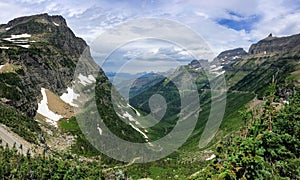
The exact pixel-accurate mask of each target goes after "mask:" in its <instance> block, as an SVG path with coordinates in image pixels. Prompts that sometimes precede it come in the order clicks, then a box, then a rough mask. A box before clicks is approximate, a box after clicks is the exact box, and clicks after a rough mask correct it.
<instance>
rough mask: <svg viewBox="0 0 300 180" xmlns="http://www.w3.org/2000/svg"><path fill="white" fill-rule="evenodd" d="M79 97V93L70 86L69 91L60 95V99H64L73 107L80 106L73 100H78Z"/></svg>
mask: <svg viewBox="0 0 300 180" xmlns="http://www.w3.org/2000/svg"><path fill="white" fill-rule="evenodd" d="M78 97H79V94H76V93H75V92H74V90H73V89H72V88H70V87H68V88H67V92H66V93H63V94H62V95H61V96H60V99H61V100H63V101H64V102H65V103H68V104H70V105H71V106H73V107H78V105H77V104H75V103H74V102H73V100H74V99H75V100H76V99H77V98H78Z"/></svg>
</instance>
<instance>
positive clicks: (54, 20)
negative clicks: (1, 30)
mask: <svg viewBox="0 0 300 180" xmlns="http://www.w3.org/2000/svg"><path fill="white" fill-rule="evenodd" d="M29 21H35V22H39V23H43V24H52V25H55V26H67V22H66V20H65V19H64V18H63V17H62V16H60V15H53V16H51V15H48V14H47V13H44V14H38V15H33V16H24V17H19V18H15V19H13V20H11V21H9V22H8V23H7V24H5V25H4V26H6V28H11V27H14V26H16V25H20V24H24V23H28V22H29Z"/></svg>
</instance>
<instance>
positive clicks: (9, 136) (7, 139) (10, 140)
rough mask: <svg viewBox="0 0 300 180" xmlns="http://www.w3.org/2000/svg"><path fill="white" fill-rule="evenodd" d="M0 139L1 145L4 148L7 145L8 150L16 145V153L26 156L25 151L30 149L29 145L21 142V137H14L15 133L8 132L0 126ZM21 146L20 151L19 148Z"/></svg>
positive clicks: (23, 141)
mask: <svg viewBox="0 0 300 180" xmlns="http://www.w3.org/2000/svg"><path fill="white" fill-rule="evenodd" d="M0 139H2V145H3V146H4V147H5V146H6V144H8V147H9V148H12V147H13V146H14V144H16V148H17V149H18V151H19V152H20V153H22V154H24V155H26V153H27V150H28V149H29V148H30V147H31V145H30V144H29V143H28V142H26V141H25V140H23V139H22V138H21V137H19V136H18V135H16V134H15V133H13V132H11V131H9V130H8V129H7V127H5V126H4V125H2V124H0ZM20 145H22V150H21V149H20V148H19V147H20Z"/></svg>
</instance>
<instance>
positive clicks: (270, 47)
mask: <svg viewBox="0 0 300 180" xmlns="http://www.w3.org/2000/svg"><path fill="white" fill-rule="evenodd" d="M82 60H84V61H85V62H86V63H85V64H81V61H82ZM299 62H300V34H297V35H292V36H287V37H274V36H272V35H269V36H268V37H266V38H265V39H262V40H261V41H259V42H257V43H255V44H252V45H251V47H250V49H249V50H248V52H246V51H245V50H244V49H242V48H236V49H232V50H227V51H224V52H222V53H220V54H219V55H218V56H217V57H216V58H215V59H214V60H213V61H212V62H208V61H206V60H193V61H192V62H191V63H190V64H188V65H185V66H181V67H178V69H177V70H175V71H174V72H173V74H171V75H168V76H160V75H157V74H155V73H151V74H142V76H140V75H139V76H138V77H139V78H137V79H136V76H132V75H130V76H129V75H124V76H126V77H124V79H125V80H124V81H123V82H118V83H119V84H120V85H119V87H113V85H112V83H111V82H110V81H109V78H113V77H114V74H112V73H108V74H107V75H109V76H110V77H107V76H106V75H105V73H104V72H103V70H102V69H101V67H99V66H98V65H97V64H96V63H95V62H94V60H93V58H92V56H91V54H90V50H89V47H88V45H87V43H86V42H85V41H84V40H83V39H81V38H79V37H77V36H76V35H75V34H74V33H73V32H72V30H71V29H70V28H69V27H68V25H67V22H66V20H65V19H64V18H63V17H62V16H50V15H48V14H39V15H33V16H26V17H20V18H16V19H14V20H11V21H9V22H8V23H7V24H2V25H0V110H1V112H0V124H1V127H0V139H2V144H3V145H4V144H6V143H7V144H8V145H9V146H10V148H13V146H16V145H14V144H17V145H19V146H20V145H21V144H22V146H24V147H23V148H24V149H26V150H27V149H28V150H29V149H31V150H30V151H31V152H30V153H31V154H32V156H33V157H34V156H36V157H37V156H39V155H38V154H44V156H48V157H51V158H56V159H57V163H59V160H60V159H64V157H65V156H67V157H69V158H70V159H72V158H73V160H74V162H77V160H78V161H79V163H78V164H76V165H77V166H80V162H85V163H88V162H99V163H100V164H101V168H103V169H102V171H101V175H99V176H102V177H103V178H107V179H118V178H119V179H122V178H123V179H126V178H128V177H132V178H134V179H138V178H142V177H151V178H157V179H165V178H167V177H170V178H174V177H177V178H178V179H186V178H188V177H190V178H193V177H194V176H191V175H192V174H193V173H195V172H198V171H199V169H202V168H204V167H205V165H206V164H208V162H209V161H210V160H211V159H214V158H215V157H214V155H215V154H214V151H215V149H216V146H217V143H218V142H220V141H222V140H223V139H224V138H226V137H231V136H233V134H235V133H236V132H238V131H239V130H240V129H241V128H242V127H243V126H244V121H243V120H241V118H240V115H239V113H240V112H241V111H242V110H243V109H245V108H246V109H248V110H249V109H253V108H258V107H261V106H262V104H263V103H264V102H265V101H266V100H267V97H269V96H270V88H268V87H270V85H272V83H273V84H276V88H275V90H274V91H272V93H273V95H274V96H275V95H276V97H275V98H274V99H272V102H274V103H277V104H279V105H280V106H283V105H284V104H286V103H288V102H289V99H290V98H291V97H292V96H293V95H294V94H296V92H298V89H299V87H300V64H299ZM182 70H184V71H187V72H189V74H191V76H192V77H193V79H195V84H196V88H197V91H198V94H199V100H200V107H201V108H200V109H199V118H198V121H197V123H196V127H195V129H194V130H193V132H192V133H191V135H190V136H189V138H188V139H187V141H186V142H185V143H184V145H183V146H182V147H180V148H179V149H178V150H176V151H175V152H173V153H172V154H170V155H169V156H167V157H166V158H163V159H161V160H158V161H155V162H151V163H147V164H133V162H134V160H133V162H130V163H129V164H125V165H124V163H122V162H119V161H117V160H114V159H112V158H110V157H108V156H107V155H105V154H103V153H101V152H99V151H98V150H97V148H98V149H99V147H97V145H95V144H96V143H95V142H97V141H101V138H100V140H99V139H97V138H96V137H97V136H99V133H100V135H101V137H103V138H107V139H110V138H111V137H109V135H108V134H106V131H105V130H104V129H103V128H101V127H99V124H101V122H104V123H105V124H106V126H107V127H108V128H109V129H110V130H111V131H112V132H113V133H114V134H116V135H117V136H118V137H119V138H121V139H123V140H128V141H130V142H135V143H148V145H149V148H150V149H155V150H157V149H158V148H159V147H152V144H151V142H153V141H155V140H158V139H160V138H162V137H164V136H167V135H168V134H169V132H171V130H172V129H173V128H174V127H175V126H176V124H177V123H178V119H179V116H180V107H181V103H182V102H181V101H180V94H179V93H178V89H177V88H176V85H174V83H172V78H173V79H176V78H178V77H179V76H178V74H180V73H181V71H182ZM90 72H96V73H90ZM118 76H122V74H120V75H118ZM127 76H128V77H127ZM168 78H171V79H168ZM181 78H182V79H181V82H182V83H184V82H185V80H188V79H184V78H186V77H181ZM221 78H225V82H226V88H225V89H222V91H225V92H226V94H227V97H226V102H227V103H226V107H225V113H224V117H223V121H222V123H221V125H220V128H219V130H218V131H217V133H216V135H215V136H213V135H211V138H212V141H211V142H210V143H209V144H208V145H207V146H206V147H204V148H203V147H202V148H201V149H200V148H199V140H200V138H201V135H202V133H203V132H204V130H205V129H204V128H205V124H206V123H207V122H208V119H209V116H210V110H211V102H212V99H211V97H213V96H212V94H213V92H212V91H211V89H210V87H211V86H212V84H211V83H216V84H217V83H218V82H220V81H221ZM133 79H136V80H133ZM127 82H131V83H132V86H131V87H129V97H126V98H124V97H122V96H121V95H122V94H123V92H122V89H123V88H124V87H127V86H128V84H131V83H127ZM127 88H128V87H127ZM115 89H116V90H120V92H116V94H115V96H113V93H114V91H115ZM83 92H84V93H83ZM154 94H160V95H161V96H163V97H165V100H166V104H167V105H168V107H167V108H166V109H165V111H166V112H165V114H164V115H163V116H161V117H160V118H161V121H160V122H159V123H157V124H155V125H154V126H152V127H144V126H143V125H144V124H143V121H144V120H145V119H143V116H147V115H149V114H151V111H152V109H151V107H150V106H149V101H150V99H151V97H152V96H153V95H154ZM90 96H95V97H94V98H91V97H90ZM92 99H94V100H95V102H96V107H95V108H96V109H94V110H96V111H98V113H99V114H100V115H101V117H103V119H101V122H100V120H99V122H96V121H92V120H89V117H92V116H93V115H92V114H93V113H91V109H92V108H93V107H92V106H91V104H92ZM217 101H221V99H217ZM191 103H192V102H191ZM114 106H118V107H119V111H117V112H116V111H115V107H114ZM78 107H80V108H78ZM82 107H84V108H82ZM220 108H221V107H220ZM79 117H85V119H84V120H79V119H80V118H79ZM76 119H77V120H76ZM297 121H299V119H297ZM97 127H98V129H97ZM1 132H5V133H3V134H6V136H8V137H6V136H5V135H2V134H1ZM86 135H88V136H90V137H92V138H88V137H87V136H86ZM4 136H5V137H4ZM298 139H299V137H298ZM103 146H107V147H110V146H109V145H107V144H104V145H103ZM110 148H111V149H113V148H114V147H110ZM0 152H2V153H3V151H0ZM20 153H21V154H23V155H24V156H25V155H26V152H24V151H23V152H20ZM66 154H68V155H66ZM23 155H20V154H19V155H18V156H23ZM27 156H30V155H29V154H27ZM133 157H134V155H133ZM210 158H211V159H210ZM296 158H299V156H298V157H296ZM0 159H1V158H0ZM133 159H134V158H133ZM1 166H4V165H3V164H1ZM12 166H16V164H12ZM87 166H88V167H91V166H92V165H87ZM12 169H14V168H12ZM7 171H9V170H7ZM29 171H30V170H29ZM31 171H33V170H31ZM11 173H12V174H13V172H12V171H11ZM16 174H17V173H16ZM25 174H26V173H25ZM91 174H92V173H91ZM87 176H88V175H87ZM0 177H1V178H2V177H7V176H6V175H5V174H4V173H3V174H2V171H0ZM34 177H40V178H42V177H41V176H38V173H37V175H35V176H34ZM70 177H71V176H70ZM91 177H92V175H91ZM93 177H94V176H93ZM195 177H196V176H195ZM297 177H300V173H299V175H298V176H297ZM85 178H86V177H85ZM32 179H35V178H32ZM37 179H39V178H37Z"/></svg>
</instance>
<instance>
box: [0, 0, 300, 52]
mask: <svg viewBox="0 0 300 180" xmlns="http://www.w3.org/2000/svg"><path fill="white" fill-rule="evenodd" d="M45 12H47V13H49V14H51V15H52V14H53V15H54V14H60V15H63V16H64V17H65V18H66V20H67V22H68V25H69V26H70V27H71V28H72V30H73V31H74V32H75V34H76V35H77V36H80V37H82V38H84V39H85V40H86V41H87V42H88V43H89V44H90V43H92V42H93V41H94V40H95V39H96V38H97V37H98V36H99V35H101V34H102V33H103V32H105V31H107V30H108V29H110V28H112V27H114V26H116V25H118V24H121V23H123V22H126V21H129V20H132V19H136V18H143V17H146V18H147V17H154V18H162V19H170V20H174V21H177V22H179V23H182V24H184V25H186V26H187V27H189V28H191V29H192V30H193V31H195V32H197V33H198V34H199V35H200V36H201V37H202V38H203V39H204V40H205V41H206V42H207V43H208V45H209V47H210V48H211V50H212V51H213V52H214V53H215V54H218V53H220V52H221V51H223V50H226V49H231V48H236V47H243V48H244V49H245V50H246V51H247V50H248V48H249V46H250V45H251V43H253V42H256V41H258V40H260V39H262V38H264V37H266V36H267V35H268V34H270V33H273V35H275V36H286V35H291V34H298V33H300V0H277V1H274V0H243V1H242V0H227V1H220V0H209V1H207V0H169V1H166V0H128V1H125V0H123V1H121V0H77V1H71V0H65V1H61V0H1V1H0V23H7V22H8V21H9V20H11V19H13V18H16V17H19V16H25V15H32V14H38V13H45ZM134 47H135V48H137V47H136V46H134ZM138 48H141V49H143V48H142V46H141V45H140V46H139V47H138ZM164 48H166V47H164ZM169 48H171V49H172V48H173V49H176V47H174V46H170V47H169ZM177 49H178V48H177ZM144 50H147V47H146V48H144ZM139 51H140V49H139ZM181 51H182V50H179V52H181ZM159 52H161V51H159Z"/></svg>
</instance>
